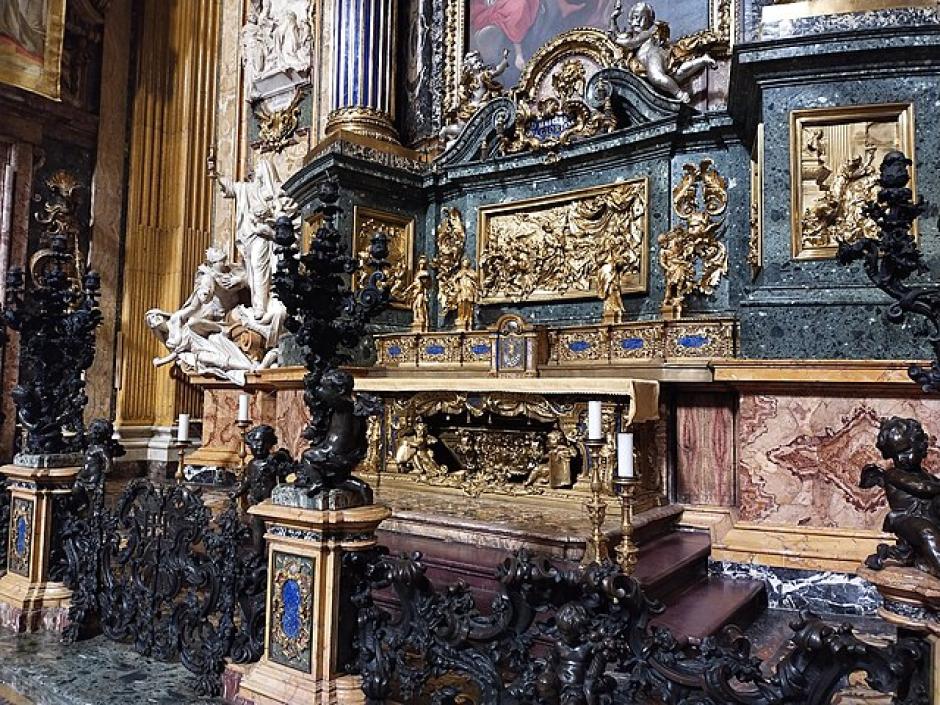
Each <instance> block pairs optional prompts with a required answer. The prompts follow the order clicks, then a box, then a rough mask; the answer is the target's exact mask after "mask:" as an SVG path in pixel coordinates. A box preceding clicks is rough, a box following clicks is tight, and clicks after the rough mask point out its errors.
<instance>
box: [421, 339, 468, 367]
mask: <svg viewBox="0 0 940 705" xmlns="http://www.w3.org/2000/svg"><path fill="white" fill-rule="evenodd" d="M419 340H420V342H419V344H418V364H419V365H420V364H422V363H424V364H427V363H429V362H439V363H444V364H451V365H459V364H460V353H461V349H460V348H461V346H460V338H458V337H455V336H452V335H437V336H421V338H420V339H419Z"/></svg>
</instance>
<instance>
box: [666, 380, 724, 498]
mask: <svg viewBox="0 0 940 705" xmlns="http://www.w3.org/2000/svg"><path fill="white" fill-rule="evenodd" d="M734 404H735V399H734V397H733V396H731V395H729V394H714V393H705V392H701V393H684V394H680V395H679V397H678V398H677V400H676V440H677V443H676V497H677V499H678V500H679V501H680V502H683V503H687V504H708V505H716V506H733V505H734Z"/></svg>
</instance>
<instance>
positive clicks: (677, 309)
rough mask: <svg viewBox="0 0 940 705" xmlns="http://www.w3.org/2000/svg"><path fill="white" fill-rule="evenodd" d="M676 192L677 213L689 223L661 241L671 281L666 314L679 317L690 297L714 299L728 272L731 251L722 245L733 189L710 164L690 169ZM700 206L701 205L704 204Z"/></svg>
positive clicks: (666, 274) (688, 166) (661, 255)
mask: <svg viewBox="0 0 940 705" xmlns="http://www.w3.org/2000/svg"><path fill="white" fill-rule="evenodd" d="M683 172H684V176H683V177H682V179H681V180H680V182H679V185H678V186H676V188H675V189H674V190H673V192H672V196H673V207H674V208H675V211H676V214H677V215H678V216H679V217H680V218H682V219H684V220H685V221H686V224H685V225H684V226H682V225H680V226H679V227H676V228H673V229H672V230H670V231H669V232H666V233H663V234H662V235H660V236H659V264H660V266H661V267H662V270H663V276H664V278H665V280H666V291H665V294H664V296H663V307H662V311H663V315H664V316H665V317H669V318H679V317H680V316H681V315H682V307H683V305H684V303H685V299H686V297H687V296H689V295H690V294H693V293H699V294H704V295H709V294H711V293H712V292H714V290H715V287H716V286H718V282H719V281H721V277H722V276H723V275H725V274H727V273H728V251H727V249H726V248H725V245H724V243H722V242H721V241H719V240H718V235H719V233H720V232H721V230H722V228H723V226H724V222H723V221H722V220H715V219H716V218H718V216H720V215H721V214H722V213H724V212H725V209H726V208H727V207H728V185H727V182H726V181H725V179H724V178H723V177H722V176H721V175H720V174H719V173H718V171H717V170H716V169H715V167H714V165H713V164H712V161H711V159H703V160H702V162H701V164H699V166H695V165H694V164H686V165H685V166H684V167H683ZM700 204H701V205H700Z"/></svg>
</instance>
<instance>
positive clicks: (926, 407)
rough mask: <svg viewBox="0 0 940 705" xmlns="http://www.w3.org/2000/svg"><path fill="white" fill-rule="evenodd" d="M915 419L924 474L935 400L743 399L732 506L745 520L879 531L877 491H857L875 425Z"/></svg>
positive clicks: (938, 429) (939, 426)
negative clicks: (922, 441) (923, 433)
mask: <svg viewBox="0 0 940 705" xmlns="http://www.w3.org/2000/svg"><path fill="white" fill-rule="evenodd" d="M887 416H903V417H913V418H917V419H919V420H920V421H921V423H922V424H923V425H924V428H925V429H926V430H927V433H929V434H930V436H931V444H932V447H931V450H930V455H929V457H928V459H927V461H926V463H925V467H927V468H928V469H933V470H934V471H940V447H938V446H937V435H938V434H940V399H935V398H929V397H915V398H910V399H907V398H885V397H865V398H861V397H851V396H838V395H832V396H810V395H760V394H744V395H742V396H741V400H740V416H739V436H738V498H739V499H738V504H739V507H740V516H741V518H742V519H744V520H746V521H755V522H761V523H767V524H776V525H780V524H789V525H795V526H817V527H840V528H849V529H872V530H879V529H880V528H881V523H882V520H883V518H884V514H885V511H886V507H885V504H884V500H883V498H882V494H881V492H880V490H878V489H872V490H862V489H860V488H859V487H858V477H859V472H860V470H861V468H862V466H864V465H865V464H866V463H870V462H883V461H882V460H881V456H880V453H879V452H878V450H877V449H876V448H875V440H876V438H877V434H878V427H879V424H880V421H881V419H882V418H884V417H887Z"/></svg>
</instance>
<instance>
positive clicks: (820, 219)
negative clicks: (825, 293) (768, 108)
mask: <svg viewBox="0 0 940 705" xmlns="http://www.w3.org/2000/svg"><path fill="white" fill-rule="evenodd" d="M790 137H791V142H792V143H791V147H790V173H791V175H792V200H793V203H792V213H793V222H792V233H793V257H794V258H796V259H821V258H828V257H834V256H835V254H836V250H837V249H838V246H839V242H840V241H843V240H844V241H846V242H854V241H856V240H858V239H860V238H863V237H874V236H876V235H877V232H878V229H877V226H876V225H875V223H874V221H872V220H871V219H870V218H869V217H868V216H866V215H865V213H864V207H865V204H866V203H867V202H869V201H873V200H874V199H875V198H876V197H877V195H878V165H879V164H881V160H882V159H883V158H884V156H885V154H887V153H888V152H890V151H891V150H895V149H899V150H901V151H902V152H904V153H905V154H907V155H908V156H909V157H911V158H912V159H913V158H914V108H913V106H912V105H910V104H904V105H902V104H890V105H868V106H853V107H848V108H832V109H830V108H826V109H821V110H815V109H814V110H797V111H794V112H793V113H791V116H790Z"/></svg>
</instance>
